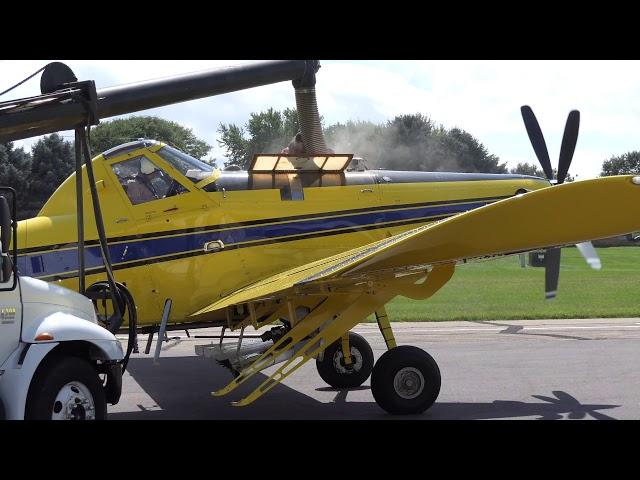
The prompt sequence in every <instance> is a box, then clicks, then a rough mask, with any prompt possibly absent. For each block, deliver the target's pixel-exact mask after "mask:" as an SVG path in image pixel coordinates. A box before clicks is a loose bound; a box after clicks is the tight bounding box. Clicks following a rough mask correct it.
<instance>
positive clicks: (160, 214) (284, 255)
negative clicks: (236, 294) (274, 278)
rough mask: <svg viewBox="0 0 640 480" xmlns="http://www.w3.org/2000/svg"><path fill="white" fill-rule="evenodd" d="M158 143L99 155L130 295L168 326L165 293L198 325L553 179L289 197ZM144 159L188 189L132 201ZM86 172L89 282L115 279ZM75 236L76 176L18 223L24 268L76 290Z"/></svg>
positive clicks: (454, 182) (371, 176) (364, 175)
mask: <svg viewBox="0 0 640 480" xmlns="http://www.w3.org/2000/svg"><path fill="white" fill-rule="evenodd" d="M158 148H160V147H159V146H152V147H148V148H140V149H137V150H134V151H128V152H126V153H123V154H122V155H119V156H115V157H110V158H108V159H107V158H105V157H104V156H103V155H100V156H98V157H96V158H94V159H93V167H94V172H95V177H96V185H97V189H98V194H99V197H100V203H101V208H102V214H103V218H104V224H105V229H106V232H107V238H108V241H109V246H110V254H111V260H112V262H113V266H114V274H115V277H116V280H117V281H118V282H122V283H124V284H125V285H126V286H127V288H128V289H129V290H130V291H131V293H132V295H133V297H134V299H135V303H136V305H137V308H138V322H139V324H140V325H148V324H153V323H158V322H159V320H160V318H161V315H162V307H163V304H164V300H165V299H166V298H171V299H172V300H173V307H172V312H171V321H172V322H180V321H188V318H187V317H188V315H189V314H191V313H193V312H195V311H197V310H199V309H201V308H202V307H203V306H205V305H208V304H210V303H212V302H213V301H215V300H216V299H218V298H220V297H222V296H224V295H227V294H229V293H231V292H233V291H234V290H237V289H238V288H241V287H243V286H246V285H249V284H251V283H254V282H256V281H258V280H260V279H262V278H265V277H267V276H270V275H273V274H275V273H278V272H281V271H284V270H287V269H290V268H293V267H295V266H297V265H303V264H306V263H309V262H312V261H315V260H319V259H321V258H324V257H328V256H331V255H334V254H336V253H340V252H341V251H345V250H348V249H351V248H354V247H357V246H360V245H363V244H367V243H369V242H373V241H376V240H379V239H382V238H385V237H387V236H391V235H393V234H396V233H399V232H402V231H404V230H407V229H410V228H414V227H417V226H419V225H423V224H425V223H429V222H432V221H435V220H437V219H440V218H443V217H446V216H450V215H454V214H456V213H460V212H462V211H465V210H469V209H472V208H477V207H480V206H482V205H485V204H487V203H492V202H494V201H496V200H499V199H501V198H506V197H510V196H513V195H515V194H517V193H520V192H522V191H524V190H536V189H539V188H544V187H546V186H549V183H548V182H547V181H546V180H544V179H539V178H534V177H524V176H517V175H508V176H507V175H505V176H500V175H493V176H486V175H485V176H483V175H480V174H469V175H465V174H444V173H443V174H428V173H427V172H411V173H410V172H389V171H368V172H347V173H345V174H343V175H342V177H341V179H340V178H338V180H335V178H333V177H335V175H334V176H333V177H332V180H331V181H326V182H324V184H323V182H322V180H321V179H318V181H315V182H314V181H310V182H309V181H308V182H307V185H308V186H304V187H303V189H302V192H303V194H302V196H303V198H302V197H300V196H295V195H294V196H293V199H287V198H290V197H285V196H283V194H282V190H281V188H279V186H278V182H276V181H274V182H273V185H271V186H272V187H273V188H268V187H269V185H266V186H265V185H264V175H262V177H261V179H259V180H260V181H258V179H257V178H256V179H253V180H252V179H251V178H250V177H251V175H250V174H247V173H246V172H226V171H225V172H218V171H216V172H215V173H214V175H212V176H211V177H210V178H208V179H205V180H203V181H201V182H199V183H194V181H191V180H189V179H188V178H186V177H185V176H183V175H182V174H181V173H180V172H179V171H177V170H176V169H175V168H173V167H172V166H171V165H170V164H169V163H167V162H165V161H164V160H163V159H162V158H160V157H159V156H157V155H156V154H155V153H154V152H155V151H157V150H158ZM140 155H144V156H146V157H147V158H149V159H150V160H151V161H152V162H153V163H154V164H156V165H158V166H159V167H160V168H162V169H163V170H164V171H165V172H167V173H168V174H169V175H170V176H171V177H172V178H173V179H174V180H176V181H177V182H179V183H180V184H181V185H182V186H183V187H184V188H185V189H186V190H188V191H186V192H184V193H182V194H180V195H175V196H171V197H168V198H160V199H158V200H154V201H151V202H146V203H142V204H137V205H134V204H132V202H131V201H130V200H129V198H128V197H127V195H126V194H125V192H124V190H123V187H122V186H121V184H120V183H119V182H118V179H117V177H116V176H115V174H114V171H113V168H112V165H114V164H116V163H118V162H121V161H123V160H126V159H129V158H133V157H136V156H138V157H139V156H140ZM225 175H227V176H234V175H235V176H237V177H239V178H240V179H241V180H242V178H248V180H247V187H246V188H242V187H240V188H239V189H234V188H225V187H224V185H225ZM421 175H422V176H421ZM83 176H84V186H85V191H84V192H83V194H84V209H85V214H84V225H85V239H86V240H85V259H86V260H85V261H86V267H87V277H86V285H87V286H89V285H91V284H93V283H95V282H98V281H104V280H105V279H106V275H105V273H104V268H103V265H102V260H101V254H100V249H99V244H98V241H97V233H96V227H95V220H94V215H93V210H92V208H91V197H90V192H89V188H88V186H87V178H86V171H85V172H83ZM345 176H346V180H345ZM354 179H355V180H354ZM213 182H217V183H218V184H219V185H221V186H219V188H218V189H217V190H218V191H205V190H204V187H206V186H207V185H209V187H211V184H212V183H213ZM236 183H238V182H236ZM327 184H328V185H327ZM209 189H211V188H209ZM283 198H284V199H283ZM218 240H219V241H221V242H222V245H223V248H222V249H221V250H220V249H219V248H214V249H212V250H210V251H205V245H207V244H209V245H211V244H210V243H209V242H214V241H218ZM76 242H77V223H76V195H75V175H71V176H70V177H69V178H68V179H67V180H66V181H65V182H64V183H63V184H62V185H61V186H60V187H59V188H58V190H56V192H55V193H54V194H53V195H52V197H51V198H50V199H49V201H48V202H47V203H46V204H45V206H44V207H43V208H42V210H41V211H40V213H39V214H38V216H37V217H35V218H31V219H28V220H24V221H21V222H19V226H18V248H19V262H18V266H19V269H20V273H21V274H23V275H28V276H33V277H37V278H42V279H43V280H46V281H54V282H57V283H59V284H61V285H63V286H65V287H68V288H71V289H77V288H78V258H77V255H78V253H77V243H76ZM218 247H219V244H218ZM214 320H215V319H214ZM221 320H222V319H221Z"/></svg>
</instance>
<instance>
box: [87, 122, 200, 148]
mask: <svg viewBox="0 0 640 480" xmlns="http://www.w3.org/2000/svg"><path fill="white" fill-rule="evenodd" d="M138 138H148V139H151V140H158V141H161V142H164V143H167V144H169V145H171V146H173V147H175V148H177V149H178V150H182V151H183V152H185V153H188V154H189V155H191V156H193V157H195V158H199V159H200V158H204V156H205V155H206V154H207V153H209V151H210V150H211V145H209V144H208V143H207V142H205V141H204V140H200V139H199V138H197V137H196V136H195V135H194V133H193V131H192V130H191V129H190V128H186V127H183V126H182V125H180V124H178V123H176V122H171V121H169V120H164V119H162V118H159V117H151V116H141V117H129V118H120V119H116V120H109V121H106V122H103V123H101V124H100V125H98V126H96V127H94V128H93V129H92V130H91V149H92V151H93V153H95V154H98V153H102V152H104V151H105V150H108V149H110V148H112V147H115V146H117V145H120V144H121V143H126V142H130V141H131V140H135V139H138Z"/></svg>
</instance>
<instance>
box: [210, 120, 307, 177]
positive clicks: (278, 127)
mask: <svg viewBox="0 0 640 480" xmlns="http://www.w3.org/2000/svg"><path fill="white" fill-rule="evenodd" d="M297 132H298V116H297V113H296V110H292V109H290V108H287V109H285V110H284V111H282V112H280V111H278V110H274V109H273V108H269V110H266V111H262V112H259V113H252V114H251V117H250V118H249V121H248V122H247V123H246V125H245V126H244V127H239V126H238V125H235V124H224V123H221V124H220V126H219V127H218V133H220V139H219V140H218V144H219V145H220V146H221V147H223V148H224V149H225V154H226V156H227V158H228V159H229V161H228V162H227V165H236V166H239V167H246V166H248V164H249V162H250V161H251V159H252V158H253V156H254V155H255V154H256V153H278V152H280V150H282V149H283V148H284V147H286V146H287V145H288V144H289V142H290V141H291V139H292V138H293V137H294V135H295V134H296V133H297Z"/></svg>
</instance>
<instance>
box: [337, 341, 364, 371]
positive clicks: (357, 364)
mask: <svg viewBox="0 0 640 480" xmlns="http://www.w3.org/2000/svg"><path fill="white" fill-rule="evenodd" d="M351 362H352V363H351V365H350V366H349V367H347V366H346V364H345V363H344V354H343V353H342V349H340V350H338V351H337V352H336V353H335V355H334V356H333V367H334V368H335V369H336V372H338V373H341V374H346V375H350V374H351V373H353V372H358V371H360V369H361V368H362V354H361V353H360V350H358V349H356V348H354V347H351Z"/></svg>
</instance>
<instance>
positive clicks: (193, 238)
mask: <svg viewBox="0 0 640 480" xmlns="http://www.w3.org/2000/svg"><path fill="white" fill-rule="evenodd" d="M488 203H492V202H491V201H488V202H473V203H464V204H457V205H438V206H430V207H421V208H413V209H408V210H390V211H389V210H388V211H376V212H371V213H360V214H353V215H344V216H340V217H331V218H320V219H309V220H298V221H293V222H286V223H279V224H272V225H258V226H249V227H235V228H229V229H224V228H221V229H219V230H212V231H209V232H199V233H190V234H185V235H177V236H174V237H165V238H149V239H141V240H131V241H128V242H123V243H119V244H115V245H113V244H112V245H109V253H110V255H111V261H112V262H113V264H114V265H117V264H119V263H123V262H132V261H139V260H145V259H150V258H154V257H163V256H167V255H176V254H181V253H186V252H190V251H197V250H202V248H203V245H204V243H205V242H210V241H213V240H222V242H224V244H225V245H226V246H231V245H234V244H238V243H244V242H254V241H259V240H267V239H273V238H279V237H285V238H283V240H286V237H289V236H296V235H304V234H310V233H317V232H323V231H328V230H336V229H343V228H353V227H360V226H362V227H364V226H369V225H376V224H385V223H389V222H401V221H403V220H404V221H406V220H411V219H416V221H418V220H419V219H421V218H424V217H439V216H445V215H452V214H455V213H460V212H465V211H467V210H472V209H475V208H478V207H481V206H483V205H486V204H488ZM336 233H339V232H336ZM159 235H161V233H159ZM249 246H250V245H249ZM102 266H103V263H102V256H101V254H100V247H99V246H92V247H85V267H86V268H87V269H89V268H96V267H102ZM18 269H19V271H20V273H21V274H22V275H27V276H34V277H45V276H50V275H57V274H64V273H66V272H72V271H75V270H77V269H78V253H77V249H69V250H60V251H49V252H43V253H34V254H27V255H21V256H19V257H18Z"/></svg>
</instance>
